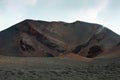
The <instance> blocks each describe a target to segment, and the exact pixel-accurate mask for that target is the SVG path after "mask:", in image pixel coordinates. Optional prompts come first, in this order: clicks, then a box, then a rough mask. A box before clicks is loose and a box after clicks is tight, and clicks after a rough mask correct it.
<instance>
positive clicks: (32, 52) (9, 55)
mask: <svg viewBox="0 0 120 80" xmlns="http://www.w3.org/2000/svg"><path fill="white" fill-rule="evenodd" d="M0 45H1V46H0V80H119V79H120V36H119V35H118V34H116V33H114V32H113V31H111V30H110V29H108V28H106V27H104V26H102V25H99V24H93V23H86V22H82V21H76V22H73V23H66V22H55V21H53V22H46V21H35V20H29V19H27V20H24V21H22V22H20V23H18V24H15V25H13V26H12V27H10V28H8V29H6V30H3V31H1V32H0Z"/></svg>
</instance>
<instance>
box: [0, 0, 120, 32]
mask: <svg viewBox="0 0 120 80" xmlns="http://www.w3.org/2000/svg"><path fill="white" fill-rule="evenodd" d="M24 19H35V20H45V21H65V22H74V21H77V20H80V21H86V22H92V23H99V24H102V25H104V26H106V27H108V28H109V29H111V30H113V31H114V32H116V33H118V34H120V22H119V21H120V0H0V31H1V30H3V29H5V28H8V27H10V26H12V25H14V24H16V23H18V22H20V21H22V20H24Z"/></svg>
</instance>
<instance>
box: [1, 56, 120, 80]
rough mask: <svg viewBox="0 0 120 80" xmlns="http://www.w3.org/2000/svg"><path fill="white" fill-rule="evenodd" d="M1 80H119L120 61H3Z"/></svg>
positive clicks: (27, 59)
mask: <svg viewBox="0 0 120 80" xmlns="http://www.w3.org/2000/svg"><path fill="white" fill-rule="evenodd" d="M0 80H120V58H119V57H118V58H111V59H97V60H94V61H91V62H80V61H76V60H70V59H65V58H34V57H32V58H19V57H18V58H15V57H10V58H9V57H1V58H0Z"/></svg>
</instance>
